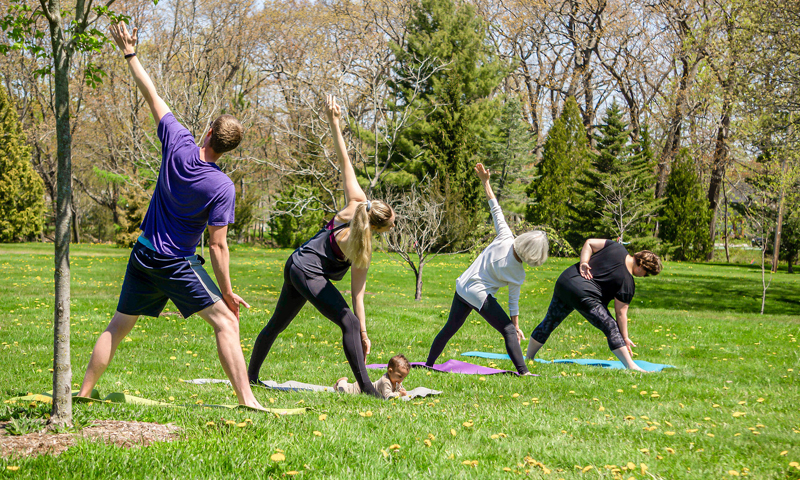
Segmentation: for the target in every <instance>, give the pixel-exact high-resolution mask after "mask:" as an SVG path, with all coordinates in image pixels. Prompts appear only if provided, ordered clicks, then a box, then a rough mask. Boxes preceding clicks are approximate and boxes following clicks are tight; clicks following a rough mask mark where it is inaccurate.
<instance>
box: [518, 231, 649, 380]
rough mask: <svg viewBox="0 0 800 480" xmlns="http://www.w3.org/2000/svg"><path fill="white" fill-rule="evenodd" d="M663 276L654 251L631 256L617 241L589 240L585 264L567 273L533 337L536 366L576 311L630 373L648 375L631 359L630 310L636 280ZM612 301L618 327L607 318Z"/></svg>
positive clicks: (531, 355) (531, 354) (531, 350)
mask: <svg viewBox="0 0 800 480" xmlns="http://www.w3.org/2000/svg"><path fill="white" fill-rule="evenodd" d="M659 272H661V259H660V258H658V255H656V254H655V253H653V252H651V251H649V250H642V251H641V252H637V253H636V254H634V255H629V254H628V251H627V250H626V249H625V247H623V246H622V245H621V244H619V243H617V242H614V241H612V240H603V239H600V238H590V239H588V240H586V243H584V245H583V248H582V249H581V259H580V262H578V263H576V264H575V265H572V266H571V267H569V268H567V269H566V270H564V272H563V273H562V274H561V276H559V277H558V280H556V285H555V288H554V290H553V299H552V300H551V301H550V307H549V308H548V309H547V314H546V315H545V316H544V319H543V320H542V323H540V324H539V326H537V327H536V329H535V330H534V331H533V333H531V339H530V342H529V343H528V352H527V357H528V360H533V358H534V357H535V356H536V353H537V352H538V351H539V349H540V348H542V345H544V343H545V342H546V341H547V339H548V338H550V334H551V333H553V330H555V329H556V328H557V327H558V326H559V325H560V324H561V322H562V321H563V320H564V319H565V318H567V315H569V314H570V313H572V311H573V310H576V311H577V312H578V313H580V314H581V315H583V317H584V318H586V319H587V320H589V323H591V324H592V325H594V326H595V327H596V328H597V329H598V330H600V331H601V332H603V334H604V335H605V336H606V340H607V341H608V348H609V349H610V350H611V352H612V353H613V354H614V355H616V356H617V358H618V359H620V361H621V362H622V363H623V364H624V365H625V367H626V368H630V369H632V370H638V371H640V372H644V371H645V370H643V369H642V368H640V367H639V366H638V365H636V363H634V362H633V359H631V354H632V353H633V352H632V351H631V347H635V346H636V345H635V344H634V343H633V342H632V341H631V339H630V337H628V305H630V303H631V300H633V294H634V292H635V291H636V284H635V283H634V281H633V277H646V276H648V275H658V274H659ZM612 298H613V299H614V310H615V311H616V314H617V319H616V321H615V320H614V317H612V316H611V314H610V313H609V312H608V306H607V305H608V302H610V301H611V299H612Z"/></svg>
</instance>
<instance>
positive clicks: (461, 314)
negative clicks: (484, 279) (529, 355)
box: [425, 293, 528, 375]
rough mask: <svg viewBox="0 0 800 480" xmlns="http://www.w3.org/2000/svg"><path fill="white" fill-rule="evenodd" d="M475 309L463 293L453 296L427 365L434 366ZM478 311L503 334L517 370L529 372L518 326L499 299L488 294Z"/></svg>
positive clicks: (522, 373) (432, 345) (507, 349)
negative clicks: (518, 334) (519, 338)
mask: <svg viewBox="0 0 800 480" xmlns="http://www.w3.org/2000/svg"><path fill="white" fill-rule="evenodd" d="M473 310H477V309H476V308H475V307H473V306H472V305H470V304H469V303H467V301H466V300H464V299H463V298H461V295H459V294H458V293H456V294H455V295H454V296H453V305H452V306H451V307H450V316H449V317H447V323H446V324H445V325H444V327H442V330H441V331H440V332H439V334H438V335H436V338H435V339H434V340H433V344H431V351H430V352H429V353H428V360H427V361H426V362H425V365H427V366H429V367H432V366H433V364H434V362H436V359H437V358H439V355H441V354H442V351H443V350H444V347H446V346H447V342H449V341H450V339H451V338H453V335H455V334H456V332H458V330H459V329H460V328H461V327H462V326H463V325H464V322H465V321H466V320H467V317H468V316H469V314H470V313H472V311H473ZM477 312H478V314H479V315H480V316H481V317H483V318H484V319H485V320H486V321H487V322H489V325H491V326H492V327H494V329H495V330H497V331H498V332H500V333H501V334H502V335H503V340H504V341H505V343H506V352H508V356H509V358H510V359H511V361H512V362H513V363H514V367H515V368H516V369H517V372H518V373H519V374H520V375H524V374H526V373H528V367H526V366H525V357H524V356H523V355H522V348H520V346H519V340H518V339H517V328H516V327H515V326H514V324H513V323H512V322H511V319H510V318H509V317H508V314H507V313H506V311H505V310H503V307H501V306H500V304H499V303H497V299H495V298H494V297H493V296H492V295H489V296H487V297H486V300H485V301H484V302H483V305H482V306H481V309H480V310H477Z"/></svg>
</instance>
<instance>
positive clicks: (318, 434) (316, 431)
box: [314, 430, 322, 437]
mask: <svg viewBox="0 0 800 480" xmlns="http://www.w3.org/2000/svg"><path fill="white" fill-rule="evenodd" d="M314 436H315V437H321V436H322V432H320V431H318V430H314Z"/></svg>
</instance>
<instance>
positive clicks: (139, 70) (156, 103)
mask: <svg viewBox="0 0 800 480" xmlns="http://www.w3.org/2000/svg"><path fill="white" fill-rule="evenodd" d="M110 31H111V36H112V37H113V38H114V41H115V42H116V43H117V46H118V47H119V49H120V50H122V53H123V54H124V55H125V58H126V60H127V61H128V68H130V69H131V73H132V74H133V78H134V80H136V86H137V87H139V91H140V92H142V96H143V97H144V99H145V100H146V101H147V105H148V106H150V111H151V112H152V113H153V118H155V120H156V124H158V123H160V122H161V117H163V116H164V115H166V114H168V113H169V112H170V110H169V107H168V106H167V104H166V103H164V100H162V99H161V97H159V96H158V92H156V87H155V86H154V85H153V81H152V80H150V76H149V75H148V74H147V72H145V71H144V68H143V67H142V64H141V63H139V59H138V58H136V41H137V39H138V31H139V29H138V28H134V29H133V35H131V34H130V33H128V27H127V26H126V25H125V23H124V22H120V23H118V24H116V25H111V28H110Z"/></svg>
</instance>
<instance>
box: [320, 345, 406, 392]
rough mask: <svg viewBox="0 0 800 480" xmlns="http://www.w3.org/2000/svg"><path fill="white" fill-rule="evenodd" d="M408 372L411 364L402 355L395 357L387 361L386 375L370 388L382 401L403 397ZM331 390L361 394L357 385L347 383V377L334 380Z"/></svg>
mask: <svg viewBox="0 0 800 480" xmlns="http://www.w3.org/2000/svg"><path fill="white" fill-rule="evenodd" d="M409 370H411V364H410V363H409V362H408V359H406V357H405V356H403V355H395V356H394V357H392V358H391V360H389V365H387V366H386V373H384V374H383V376H382V377H381V378H379V379H377V380H375V381H374V382H372V386H373V387H375V390H376V391H377V392H378V393H379V394H380V396H382V397H383V399H384V400H385V399H387V398H396V397H405V396H406V395H408V394H407V393H406V389H405V388H403V380H405V378H406V376H407V375H408V372H409ZM333 388H334V389H335V390H336V391H337V392H343V393H361V389H360V388H359V387H358V383H347V377H342V378H340V379H339V380H336V383H335V384H333Z"/></svg>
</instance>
